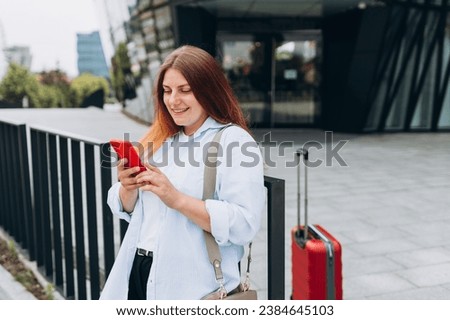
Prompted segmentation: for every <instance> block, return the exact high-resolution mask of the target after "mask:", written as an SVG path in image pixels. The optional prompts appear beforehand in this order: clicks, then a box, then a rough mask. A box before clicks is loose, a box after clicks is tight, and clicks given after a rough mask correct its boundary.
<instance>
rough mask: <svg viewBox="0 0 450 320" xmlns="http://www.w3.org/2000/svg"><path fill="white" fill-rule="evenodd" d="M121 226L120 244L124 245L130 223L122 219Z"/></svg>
mask: <svg viewBox="0 0 450 320" xmlns="http://www.w3.org/2000/svg"><path fill="white" fill-rule="evenodd" d="M119 225H120V243H122V241H123V238H124V237H125V233H126V232H127V229H128V222H127V221H125V220H122V219H120V222H119Z"/></svg>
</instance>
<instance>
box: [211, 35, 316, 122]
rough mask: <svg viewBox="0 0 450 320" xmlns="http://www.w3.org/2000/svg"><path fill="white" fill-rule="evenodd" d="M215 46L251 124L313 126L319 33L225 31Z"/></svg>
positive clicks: (314, 120)
mask: <svg viewBox="0 0 450 320" xmlns="http://www.w3.org/2000/svg"><path fill="white" fill-rule="evenodd" d="M218 44H219V52H220V54H219V56H220V57H221V63H222V66H223V68H224V71H225V72H226V75H227V77H228V79H229V81H230V83H231V85H232V87H233V89H234V91H235V93H236V95H237V97H238V99H239V102H240V104H241V106H242V108H243V110H244V113H246V114H247V116H248V117H249V118H250V122H251V124H252V125H253V126H257V127H299V126H302V127H305V126H317V125H318V120H319V116H320V100H319V86H320V73H319V70H320V60H321V59H320V53H321V37H320V32H319V31H313V32H312V31H308V32H303V31H302V32H291V33H287V32H286V33H283V34H252V35H250V34H249V35H242V34H241V35H236V34H225V33H224V34H220V35H218Z"/></svg>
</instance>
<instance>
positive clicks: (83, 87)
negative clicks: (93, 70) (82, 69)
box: [70, 73, 109, 107]
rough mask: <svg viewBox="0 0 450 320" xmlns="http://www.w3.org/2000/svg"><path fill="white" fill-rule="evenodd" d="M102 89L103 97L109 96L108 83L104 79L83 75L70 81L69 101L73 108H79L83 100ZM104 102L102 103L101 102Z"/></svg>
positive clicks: (88, 74)
mask: <svg viewBox="0 0 450 320" xmlns="http://www.w3.org/2000/svg"><path fill="white" fill-rule="evenodd" d="M99 89H102V90H103V92H104V96H105V97H106V96H108V94H109V85H108V81H107V80H106V79H105V78H102V77H97V76H94V75H92V74H90V73H83V74H82V75H80V76H78V77H76V78H75V79H73V80H72V83H71V84H70V101H71V105H72V106H73V107H80V106H81V104H82V102H83V100H84V99H85V98H87V97H89V96H90V95H92V94H93V93H94V92H96V91H97V90H99ZM103 102H104V101H103Z"/></svg>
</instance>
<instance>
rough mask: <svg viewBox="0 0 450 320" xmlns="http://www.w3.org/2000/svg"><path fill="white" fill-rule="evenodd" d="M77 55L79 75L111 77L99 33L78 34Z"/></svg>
mask: <svg viewBox="0 0 450 320" xmlns="http://www.w3.org/2000/svg"><path fill="white" fill-rule="evenodd" d="M77 53H78V73H79V74H82V73H85V72H86V73H91V74H93V75H96V76H99V77H104V78H109V77H110V76H109V70H108V66H107V65H106V60H105V55H104V54H103V47H102V42H101V39H100V34H99V32H98V31H95V32H92V33H86V34H85V33H78V34H77Z"/></svg>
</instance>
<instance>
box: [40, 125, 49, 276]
mask: <svg viewBox="0 0 450 320" xmlns="http://www.w3.org/2000/svg"><path fill="white" fill-rule="evenodd" d="M38 141H39V168H40V180H41V184H40V185H41V209H42V212H41V213H42V220H41V223H42V229H41V230H42V233H43V235H42V252H43V254H44V267H45V275H46V276H48V277H52V276H53V248H52V237H51V228H50V198H49V195H50V193H49V184H48V173H49V172H48V171H49V167H48V156H47V150H48V148H47V133H46V132H39V133H38Z"/></svg>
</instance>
